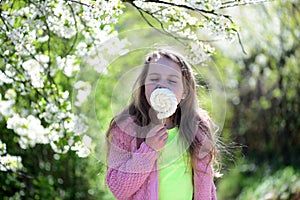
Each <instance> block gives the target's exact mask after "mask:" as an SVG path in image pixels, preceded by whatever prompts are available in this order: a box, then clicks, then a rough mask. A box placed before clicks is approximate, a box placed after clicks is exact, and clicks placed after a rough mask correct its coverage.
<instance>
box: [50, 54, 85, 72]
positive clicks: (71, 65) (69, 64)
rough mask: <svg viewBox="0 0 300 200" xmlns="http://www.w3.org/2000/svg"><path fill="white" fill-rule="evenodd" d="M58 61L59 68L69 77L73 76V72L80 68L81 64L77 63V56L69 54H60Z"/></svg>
mask: <svg viewBox="0 0 300 200" xmlns="http://www.w3.org/2000/svg"><path fill="white" fill-rule="evenodd" d="M56 61H57V68H58V69H62V70H63V72H64V74H65V75H66V76H67V77H72V76H73V73H74V72H76V71H78V70H79V69H80V66H79V64H77V63H76V56H74V55H67V57H65V58H61V57H60V56H58V57H57V58H56Z"/></svg>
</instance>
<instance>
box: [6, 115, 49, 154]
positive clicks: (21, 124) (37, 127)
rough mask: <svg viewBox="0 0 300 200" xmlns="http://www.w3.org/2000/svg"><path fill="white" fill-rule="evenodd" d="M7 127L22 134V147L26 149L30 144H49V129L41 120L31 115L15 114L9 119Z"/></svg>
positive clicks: (20, 140) (20, 142) (20, 141)
mask: <svg viewBox="0 0 300 200" xmlns="http://www.w3.org/2000/svg"><path fill="white" fill-rule="evenodd" d="M7 128H8V129H12V130H13V131H14V132H15V133H16V134H18V135H19V136H20V139H19V144H20V147H21V148H23V149H26V148H27V147H28V146H30V147H34V146H35V145H36V144H47V143H49V138H48V137H47V135H48V133H49V130H48V129H46V128H44V127H43V126H42V125H41V121H40V120H39V119H38V118H36V117H34V116H32V115H29V116H27V117H26V118H23V117H20V116H19V114H14V115H13V116H12V117H10V118H8V120H7Z"/></svg>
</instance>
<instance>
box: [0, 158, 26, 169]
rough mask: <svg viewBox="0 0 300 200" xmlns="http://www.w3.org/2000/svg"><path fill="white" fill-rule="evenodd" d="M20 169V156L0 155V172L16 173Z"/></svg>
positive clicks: (21, 166)
mask: <svg viewBox="0 0 300 200" xmlns="http://www.w3.org/2000/svg"><path fill="white" fill-rule="evenodd" d="M22 168H23V165H22V158H21V156H12V155H9V154H6V155H5V156H1V155H0V171H8V170H12V171H14V172H16V171H17V170H19V169H22Z"/></svg>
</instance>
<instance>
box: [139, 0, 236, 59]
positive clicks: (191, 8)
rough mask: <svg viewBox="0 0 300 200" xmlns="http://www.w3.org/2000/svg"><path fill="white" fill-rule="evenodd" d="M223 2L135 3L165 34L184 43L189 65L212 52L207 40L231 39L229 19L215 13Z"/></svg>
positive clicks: (174, 0)
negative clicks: (157, 22)
mask: <svg viewBox="0 0 300 200" xmlns="http://www.w3.org/2000/svg"><path fill="white" fill-rule="evenodd" d="M223 3H224V2H223V1H221V0H193V1H187V0H166V1H160V2H154V1H153V2H149V1H143V0H136V1H134V4H135V5H136V6H137V7H138V8H139V9H141V10H142V11H144V12H146V13H147V14H148V15H151V16H152V17H153V18H154V19H155V20H158V21H160V23H161V26H163V27H164V28H163V29H164V31H165V32H166V33H168V34H170V35H173V36H174V37H175V38H177V39H183V40H184V41H185V43H186V51H187V54H188V55H189V56H188V57H189V58H190V60H189V61H190V62H191V63H192V64H199V63H201V62H203V61H205V60H206V59H207V58H208V57H209V56H210V55H211V54H212V53H213V48H212V47H211V46H210V44H209V43H208V42H206V41H210V40H216V39H227V40H232V39H233V38H234V36H235V34H236V32H237V27H236V26H235V25H234V23H233V22H232V21H231V20H230V18H229V17H228V16H226V15H223V14H221V13H217V12H216V10H218V9H221V8H222V6H223ZM203 32H204V33H206V34H201V33H203ZM203 36H204V37H205V39H204V38H203ZM196 46H197V47H196ZM191 50H192V51H191ZM200 57H201V58H200Z"/></svg>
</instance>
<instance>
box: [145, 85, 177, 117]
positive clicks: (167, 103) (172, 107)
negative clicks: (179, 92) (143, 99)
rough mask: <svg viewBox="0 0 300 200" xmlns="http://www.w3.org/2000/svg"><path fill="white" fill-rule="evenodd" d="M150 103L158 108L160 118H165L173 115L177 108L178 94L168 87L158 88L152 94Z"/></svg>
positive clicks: (154, 107)
mask: <svg viewBox="0 0 300 200" xmlns="http://www.w3.org/2000/svg"><path fill="white" fill-rule="evenodd" d="M150 103H151V106H152V107H153V109H154V110H156V111H157V112H158V113H157V118H158V119H165V118H168V117H170V116H172V115H173V114H174V113H175V111H176V108H177V104H178V102H177V98H176V95H175V94H174V93H173V92H172V91H171V90H169V89H167V88H157V89H155V90H154V91H153V92H152V93H151V96H150Z"/></svg>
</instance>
